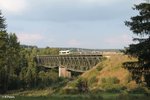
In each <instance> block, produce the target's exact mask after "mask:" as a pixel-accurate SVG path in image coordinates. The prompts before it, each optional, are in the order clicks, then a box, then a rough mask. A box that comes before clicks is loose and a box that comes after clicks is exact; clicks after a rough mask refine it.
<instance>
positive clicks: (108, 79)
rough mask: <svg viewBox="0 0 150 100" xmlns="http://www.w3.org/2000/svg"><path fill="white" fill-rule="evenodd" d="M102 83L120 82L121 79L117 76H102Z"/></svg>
mask: <svg viewBox="0 0 150 100" xmlns="http://www.w3.org/2000/svg"><path fill="white" fill-rule="evenodd" d="M101 82H102V83H108V84H118V83H119V82H120V80H119V79H118V78H117V77H108V78H102V79H101Z"/></svg>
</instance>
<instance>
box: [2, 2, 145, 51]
mask: <svg viewBox="0 0 150 100" xmlns="http://www.w3.org/2000/svg"><path fill="white" fill-rule="evenodd" d="M140 2H144V0H0V9H1V10H2V13H3V15H4V16H5V18H6V22H7V24H8V26H7V30H8V32H13V33H16V35H17V36H18V39H19V41H20V43H21V44H29V45H37V46H39V47H46V46H49V47H80V48H96V49H112V48H113V49H114V48H117V49H122V48H124V47H125V46H128V45H129V44H130V43H132V37H133V35H132V32H131V31H130V30H129V28H128V27H126V26H125V25H124V21H125V20H129V19H130V17H131V16H134V15H136V11H133V10H132V7H133V5H134V4H138V3H140Z"/></svg>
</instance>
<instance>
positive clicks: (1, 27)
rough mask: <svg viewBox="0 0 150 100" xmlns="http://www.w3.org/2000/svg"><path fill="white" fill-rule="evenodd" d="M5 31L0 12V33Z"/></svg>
mask: <svg viewBox="0 0 150 100" xmlns="http://www.w3.org/2000/svg"><path fill="white" fill-rule="evenodd" d="M5 29H6V24H5V18H4V17H3V16H2V13H1V10H0V31H4V30H5Z"/></svg>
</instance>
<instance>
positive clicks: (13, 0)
mask: <svg viewBox="0 0 150 100" xmlns="http://www.w3.org/2000/svg"><path fill="white" fill-rule="evenodd" d="M26 6H27V2H26V1H25V0H0V9H2V10H5V11H8V12H13V13H17V12H21V11H22V10H24V9H25V8H26Z"/></svg>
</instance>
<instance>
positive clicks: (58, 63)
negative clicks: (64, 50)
mask: <svg viewBox="0 0 150 100" xmlns="http://www.w3.org/2000/svg"><path fill="white" fill-rule="evenodd" d="M101 59H102V55H56V56H51V55H37V56H36V63H37V66H43V67H46V68H55V67H57V68H58V69H59V77H61V76H62V77H71V71H75V72H81V73H83V72H85V71H87V70H89V69H91V68H92V67H94V66H95V65H96V64H98V63H99V62H100V61H101Z"/></svg>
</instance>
